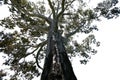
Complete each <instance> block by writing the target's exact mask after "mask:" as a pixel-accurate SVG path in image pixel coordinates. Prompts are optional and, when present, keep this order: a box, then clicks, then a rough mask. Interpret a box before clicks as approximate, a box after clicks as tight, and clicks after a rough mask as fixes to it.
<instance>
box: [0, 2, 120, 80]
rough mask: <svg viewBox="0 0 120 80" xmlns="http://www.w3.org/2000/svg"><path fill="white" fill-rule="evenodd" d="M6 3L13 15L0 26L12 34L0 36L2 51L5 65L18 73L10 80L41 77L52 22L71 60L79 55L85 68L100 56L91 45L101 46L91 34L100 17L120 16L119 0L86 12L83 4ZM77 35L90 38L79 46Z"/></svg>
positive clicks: (104, 3)
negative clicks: (42, 61) (94, 57)
mask: <svg viewBox="0 0 120 80" xmlns="http://www.w3.org/2000/svg"><path fill="white" fill-rule="evenodd" d="M5 1H6V0H5ZM5 3H7V4H8V5H9V10H10V12H11V15H10V16H9V17H7V18H4V19H3V20H1V22H0V25H1V27H2V28H5V29H6V30H12V32H9V33H8V32H5V31H1V32H0V36H1V37H0V51H1V52H3V53H4V54H5V56H4V58H5V62H4V65H8V66H9V68H10V70H11V71H14V72H15V74H14V75H11V77H10V78H11V80H16V79H22V78H25V79H32V78H33V77H34V76H39V75H40V71H39V68H40V69H42V67H41V66H40V65H39V63H40V61H41V60H42V59H44V57H45V53H46V44H47V34H48V31H49V29H50V25H49V24H50V21H51V20H54V19H55V20H56V23H57V26H58V27H57V29H59V32H60V33H61V34H62V37H63V41H64V44H65V48H66V51H67V53H68V56H69V57H74V56H76V55H78V56H80V62H81V63H82V64H86V63H87V62H88V61H89V59H90V58H91V55H93V54H95V53H96V52H97V51H96V50H95V49H93V48H92V47H91V45H92V44H96V45H97V46H99V45H100V43H99V42H97V41H96V39H95V36H94V35H92V34H90V33H91V32H92V31H93V30H98V28H97V27H96V26H95V25H92V22H93V21H99V20H100V19H99V17H101V16H103V17H105V18H107V19H112V18H114V17H118V14H119V13H120V9H119V7H116V4H117V3H118V0H107V1H103V2H101V3H99V4H98V6H97V7H96V8H94V9H89V8H87V9H85V6H86V4H85V2H83V1H82V0H52V1H50V0H46V1H44V0H40V1H39V2H38V3H33V2H28V1H27V0H10V1H9V2H7V1H6V2H5ZM76 4H78V6H76ZM46 5H47V6H46ZM16 28H17V30H15V29H16ZM76 33H85V34H88V35H89V36H88V37H87V38H85V39H84V40H83V41H82V43H80V41H78V40H74V39H73V36H74V35H75V34H76ZM1 54H2V53H1Z"/></svg>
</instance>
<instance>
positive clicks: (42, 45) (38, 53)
mask: <svg viewBox="0 0 120 80" xmlns="http://www.w3.org/2000/svg"><path fill="white" fill-rule="evenodd" d="M46 43H47V41H44V42H42V43H40V49H39V50H38V52H37V55H36V58H35V59H36V64H37V66H38V67H39V68H40V69H42V70H43V68H42V67H41V66H40V65H39V62H38V58H39V55H40V51H41V50H42V48H43V47H44V46H45V44H46Z"/></svg>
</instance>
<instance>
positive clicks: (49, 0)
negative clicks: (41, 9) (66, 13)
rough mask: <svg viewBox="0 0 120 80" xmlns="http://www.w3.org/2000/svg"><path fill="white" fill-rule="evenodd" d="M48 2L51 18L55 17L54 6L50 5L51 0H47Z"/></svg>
mask: <svg viewBox="0 0 120 80" xmlns="http://www.w3.org/2000/svg"><path fill="white" fill-rule="evenodd" d="M48 3H49V6H50V8H51V10H52V13H53V18H55V9H54V7H53V5H52V2H51V0H48Z"/></svg>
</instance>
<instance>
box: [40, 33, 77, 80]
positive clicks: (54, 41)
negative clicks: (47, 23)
mask: <svg viewBox="0 0 120 80" xmlns="http://www.w3.org/2000/svg"><path fill="white" fill-rule="evenodd" d="M41 80H77V79H76V76H75V75H74V72H73V68H72V65H71V63H70V61H69V59H68V56H67V53H66V50H65V47H64V45H63V41H62V36H61V35H60V34H59V32H57V33H51V32H50V33H49V36H48V49H47V54H46V58H45V63H44V69H43V72H42V75H41Z"/></svg>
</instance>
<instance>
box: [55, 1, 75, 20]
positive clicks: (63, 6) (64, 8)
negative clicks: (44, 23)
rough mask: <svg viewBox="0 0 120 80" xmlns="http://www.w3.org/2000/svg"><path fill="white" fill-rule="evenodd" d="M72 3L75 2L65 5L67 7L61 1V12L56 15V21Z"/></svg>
mask: <svg viewBox="0 0 120 80" xmlns="http://www.w3.org/2000/svg"><path fill="white" fill-rule="evenodd" d="M74 1H75V0H73V1H71V2H69V3H67V5H66V6H65V0H62V4H61V6H62V10H61V11H60V13H59V14H58V16H57V19H58V18H59V17H60V16H61V15H62V14H63V13H64V11H65V10H66V9H67V8H68V6H69V5H71V4H72V3H73V2H74Z"/></svg>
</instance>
